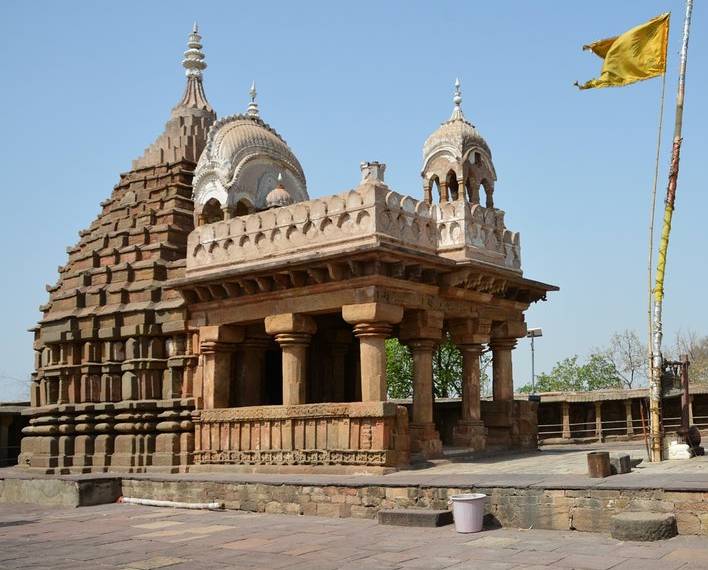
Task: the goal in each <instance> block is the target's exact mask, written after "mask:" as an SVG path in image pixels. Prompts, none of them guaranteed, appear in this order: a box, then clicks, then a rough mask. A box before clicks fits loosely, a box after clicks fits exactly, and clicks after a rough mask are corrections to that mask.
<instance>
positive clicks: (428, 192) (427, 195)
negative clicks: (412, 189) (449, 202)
mask: <svg viewBox="0 0 708 570" xmlns="http://www.w3.org/2000/svg"><path fill="white" fill-rule="evenodd" d="M423 201H424V202H427V203H428V204H432V203H433V190H432V188H431V186H430V184H424V185H423Z"/></svg>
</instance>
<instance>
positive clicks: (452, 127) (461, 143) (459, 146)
mask: <svg viewBox="0 0 708 570" xmlns="http://www.w3.org/2000/svg"><path fill="white" fill-rule="evenodd" d="M472 148H481V149H482V150H484V151H485V152H486V153H487V154H488V155H489V157H490V158H491V156H492V153H491V151H490V150H489V146H488V145H487V141H485V140H484V138H482V135H480V134H479V132H478V131H477V129H476V128H475V127H474V125H473V124H472V123H470V122H469V121H468V120H467V119H465V118H464V116H462V115H461V114H460V115H459V116H455V115H454V114H453V117H452V118H451V119H450V120H449V121H445V122H444V123H443V124H442V125H440V128H438V130H436V131H435V132H434V133H433V134H431V135H430V136H429V137H428V138H427V140H426V141H425V144H424V145H423V161H424V162H427V159H428V158H430V157H431V156H432V155H434V154H435V153H436V152H438V151H439V150H441V149H446V150H448V151H449V152H451V153H452V154H454V155H455V157H456V158H457V159H458V160H462V158H463V157H464V156H465V154H466V153H467V151H469V150H470V149H472Z"/></svg>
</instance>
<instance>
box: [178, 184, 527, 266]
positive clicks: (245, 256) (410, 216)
mask: <svg viewBox="0 0 708 570" xmlns="http://www.w3.org/2000/svg"><path fill="white" fill-rule="evenodd" d="M381 244H390V245H394V246H395V247H399V248H400V247H403V248H407V249H409V250H412V251H414V252H415V251H417V252H421V253H427V254H434V255H440V256H442V257H446V258H449V259H454V260H455V261H458V262H464V261H465V260H477V261H483V262H486V263H491V264H493V265H496V266H499V267H502V268H506V269H512V270H516V271H520V268H521V251H520V240H519V234H518V233H514V232H511V231H509V230H507V229H506V227H505V226H504V212H502V211H501V210H496V209H489V208H484V207H482V206H480V205H479V204H469V203H467V202H464V201H456V202H448V203H444V204H433V205H431V204H428V203H426V202H421V201H417V200H414V199H413V198H411V197H409V196H402V195H400V194H397V193H395V192H392V191H390V190H389V189H388V188H387V187H386V186H383V185H381V184H370V183H366V184H362V185H361V186H359V187H358V188H356V189H355V190H351V191H349V192H346V193H344V194H338V195H334V196H328V197H325V198H321V199H318V200H310V201H308V202H299V203H296V204H293V205H291V206H287V207H282V208H275V209H272V210H268V211H264V212H259V213H256V214H250V215H247V216H240V217H237V218H232V219H229V220H225V221H221V222H215V223H212V224H206V225H203V226H200V227H198V228H196V229H195V230H194V231H193V232H192V233H191V234H190V235H189V240H188V245H187V276H195V275H202V274H208V273H211V272H214V271H218V270H219V269H221V268H224V267H229V268H234V267H239V268H242V269H247V268H248V269H258V268H259V267H265V266H267V265H270V264H272V263H273V262H276V261H279V260H285V259H287V261H288V262H289V263H296V262H299V261H304V260H308V259H312V258H313V257H314V256H318V257H320V256H323V255H327V254H329V253H336V252H341V251H342V249H343V248H346V249H347V250H349V249H351V248H353V247H361V246H366V245H381Z"/></svg>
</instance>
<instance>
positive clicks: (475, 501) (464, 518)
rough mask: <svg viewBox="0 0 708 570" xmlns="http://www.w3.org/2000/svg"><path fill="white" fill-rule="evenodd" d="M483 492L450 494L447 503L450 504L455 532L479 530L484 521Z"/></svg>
mask: <svg viewBox="0 0 708 570" xmlns="http://www.w3.org/2000/svg"><path fill="white" fill-rule="evenodd" d="M486 498H487V495H485V494H484V493H464V494H462V495H452V496H451V497H450V500H449V501H448V505H452V516H453V518H454V519H455V530H456V531H457V532H479V531H480V530H482V522H483V521H484V501H485V500H486Z"/></svg>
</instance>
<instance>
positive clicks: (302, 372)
mask: <svg viewBox="0 0 708 570" xmlns="http://www.w3.org/2000/svg"><path fill="white" fill-rule="evenodd" d="M265 328H266V332H267V333H268V334H270V335H274V336H275V340H276V342H277V343H278V344H279V345H280V348H281V350H282V353H283V405H286V406H288V405H295V404H305V403H306V394H307V392H306V382H307V347H308V346H309V344H310V339H311V337H312V335H313V334H314V333H315V331H316V330H317V325H316V324H315V321H314V319H312V317H308V316H307V315H302V314H297V313H285V314H282V315H271V316H269V317H266V319H265Z"/></svg>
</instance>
